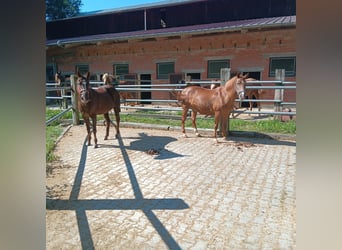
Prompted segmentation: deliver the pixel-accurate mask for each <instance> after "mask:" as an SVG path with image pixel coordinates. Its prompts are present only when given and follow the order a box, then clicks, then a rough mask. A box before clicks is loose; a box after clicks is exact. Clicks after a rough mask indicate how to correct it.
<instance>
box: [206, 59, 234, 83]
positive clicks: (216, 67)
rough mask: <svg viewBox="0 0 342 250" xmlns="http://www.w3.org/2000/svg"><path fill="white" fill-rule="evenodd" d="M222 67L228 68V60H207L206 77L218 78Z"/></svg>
mask: <svg viewBox="0 0 342 250" xmlns="http://www.w3.org/2000/svg"><path fill="white" fill-rule="evenodd" d="M222 68H230V62H229V60H211V61H208V78H218V79H220V75H221V69H222Z"/></svg>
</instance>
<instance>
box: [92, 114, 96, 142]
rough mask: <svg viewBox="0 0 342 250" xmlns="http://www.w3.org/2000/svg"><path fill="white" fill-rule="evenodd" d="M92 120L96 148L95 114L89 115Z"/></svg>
mask: <svg viewBox="0 0 342 250" xmlns="http://www.w3.org/2000/svg"><path fill="white" fill-rule="evenodd" d="M91 119H92V121H93V134H94V144H95V145H94V148H97V137H96V115H93V116H92V117H91Z"/></svg>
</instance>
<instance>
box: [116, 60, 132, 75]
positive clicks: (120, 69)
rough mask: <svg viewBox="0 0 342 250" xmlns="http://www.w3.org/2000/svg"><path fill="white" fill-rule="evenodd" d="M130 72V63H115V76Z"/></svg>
mask: <svg viewBox="0 0 342 250" xmlns="http://www.w3.org/2000/svg"><path fill="white" fill-rule="evenodd" d="M128 73H129V65H128V64H127V63H117V64H113V74H114V75H115V76H121V75H126V74H128Z"/></svg>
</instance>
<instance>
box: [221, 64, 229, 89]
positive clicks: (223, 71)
mask: <svg viewBox="0 0 342 250" xmlns="http://www.w3.org/2000/svg"><path fill="white" fill-rule="evenodd" d="M229 78H230V68H222V69H221V72H220V80H221V85H222V86H223V85H225V83H226V82H227V81H228V80H229Z"/></svg>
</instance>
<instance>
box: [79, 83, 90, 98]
mask: <svg viewBox="0 0 342 250" xmlns="http://www.w3.org/2000/svg"><path fill="white" fill-rule="evenodd" d="M83 80H84V79H82V81H81V82H80V83H78V85H79V87H80V88H79V94H80V101H81V102H82V103H84V104H87V103H88V102H90V98H89V90H88V88H87V87H85V86H84V85H83ZM86 85H87V84H86Z"/></svg>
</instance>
